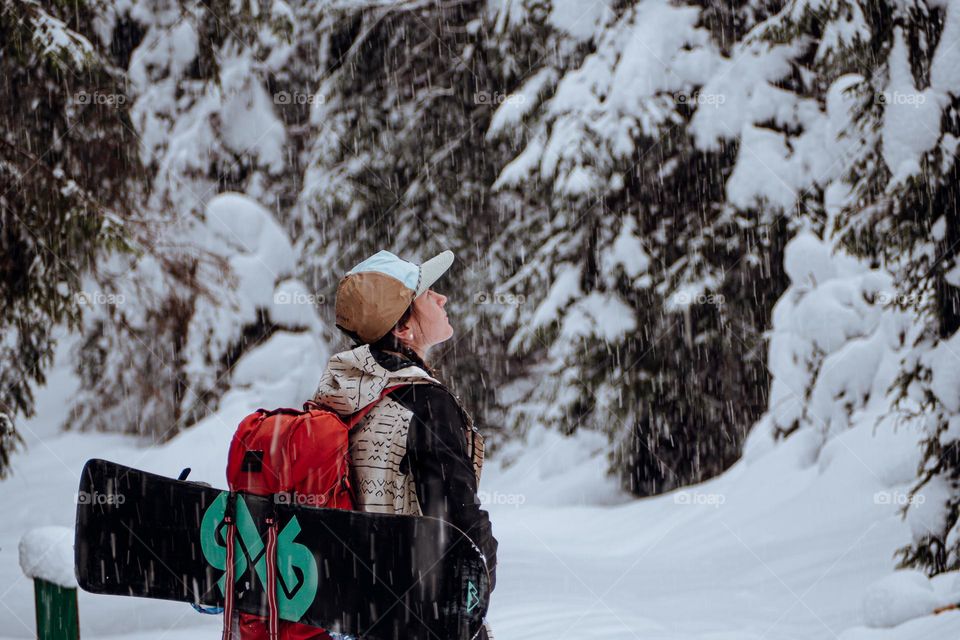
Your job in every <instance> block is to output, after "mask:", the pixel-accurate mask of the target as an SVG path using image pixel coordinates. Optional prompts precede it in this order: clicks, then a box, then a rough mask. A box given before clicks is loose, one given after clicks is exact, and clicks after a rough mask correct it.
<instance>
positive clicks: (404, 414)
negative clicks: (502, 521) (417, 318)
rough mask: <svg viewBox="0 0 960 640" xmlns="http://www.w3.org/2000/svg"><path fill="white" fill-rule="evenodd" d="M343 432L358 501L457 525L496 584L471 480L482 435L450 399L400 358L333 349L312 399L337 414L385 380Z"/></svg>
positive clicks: (351, 409) (478, 466) (366, 348)
mask: <svg viewBox="0 0 960 640" xmlns="http://www.w3.org/2000/svg"><path fill="white" fill-rule="evenodd" d="M398 384H403V385H409V386H404V387H403V388H401V389H397V390H394V391H392V392H391V393H390V394H388V395H387V396H386V397H385V398H384V399H383V400H382V401H380V402H379V403H378V404H377V405H376V406H375V407H374V408H373V409H371V410H370V412H369V413H368V414H367V416H366V417H365V418H364V419H363V421H361V423H360V424H359V425H358V426H357V427H356V428H354V430H353V431H352V432H351V434H350V457H351V461H352V467H353V468H352V475H353V478H352V480H353V485H354V491H355V493H356V499H357V502H358V508H359V509H362V510H363V511H370V512H374V513H399V514H410V515H429V516H433V517H437V518H441V519H443V520H446V521H448V522H450V523H451V524H453V525H454V526H456V527H458V528H460V529H462V530H463V531H464V532H465V533H466V534H467V535H468V536H469V537H470V539H471V540H473V541H474V542H475V543H476V544H477V546H478V547H480V550H481V551H482V552H483V554H484V556H485V557H486V560H487V565H488V567H489V569H490V579H491V590H492V589H493V587H494V586H495V584H496V565H497V540H496V538H494V537H493V531H492V528H491V525H490V518H489V516H488V514H487V512H486V511H485V510H483V509H481V508H480V500H479V498H478V497H477V487H478V485H479V482H480V473H481V470H482V467H483V437H482V436H481V435H480V433H479V432H478V431H477V430H476V429H475V428H474V426H473V420H472V419H471V418H470V416H469V414H468V413H467V412H466V411H465V410H464V409H463V407H462V406H461V404H460V402H459V401H458V400H457V398H456V397H455V396H454V395H453V394H452V393H450V391H449V390H448V389H447V388H446V387H445V386H443V384H441V383H440V382H439V381H438V380H436V379H435V378H433V377H431V376H430V375H429V374H428V373H427V372H426V371H424V369H423V368H422V367H420V366H418V365H416V364H415V363H414V362H412V361H411V360H409V359H407V358H406V357H404V356H402V355H400V354H398V353H394V352H386V351H380V350H376V349H371V347H370V345H362V346H359V347H357V348H355V349H352V350H349V351H343V352H341V353H337V354H335V355H334V356H333V357H332V358H331V359H330V362H329V364H328V365H327V370H326V371H325V372H324V374H323V377H322V378H321V379H320V385H319V387H318V389H317V393H316V396H315V398H314V400H315V401H316V402H318V403H319V404H322V405H324V406H327V407H330V408H332V409H334V410H335V411H337V413H339V414H341V415H344V416H346V415H348V414H352V413H355V412H356V411H359V410H360V409H362V408H363V407H365V406H367V405H368V404H370V403H371V402H374V401H376V400H377V398H378V397H379V396H380V394H381V393H382V391H383V390H384V389H386V388H387V387H390V386H394V385H398Z"/></svg>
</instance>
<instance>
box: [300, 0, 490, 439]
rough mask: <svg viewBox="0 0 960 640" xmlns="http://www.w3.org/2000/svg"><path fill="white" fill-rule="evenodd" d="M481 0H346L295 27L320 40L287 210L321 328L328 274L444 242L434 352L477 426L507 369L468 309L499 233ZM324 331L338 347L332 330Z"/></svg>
mask: <svg viewBox="0 0 960 640" xmlns="http://www.w3.org/2000/svg"><path fill="white" fill-rule="evenodd" d="M486 4H487V3H485V2H483V1H479V0H470V1H467V2H457V3H445V2H421V3H388V4H383V3H378V2H369V3H364V2H361V3H352V4H350V5H345V6H343V7H339V8H338V7H336V6H335V7H332V8H330V9H328V10H326V11H325V12H324V15H323V16H322V19H315V20H314V21H313V24H315V25H316V28H317V29H318V32H317V33H309V32H305V33H303V34H301V36H299V37H300V38H302V40H303V41H304V42H320V43H322V49H321V51H320V52H319V57H320V64H319V65H317V66H316V67H315V73H316V75H315V76H314V78H312V82H313V83H314V85H313V87H314V91H315V100H314V104H313V106H312V110H311V113H310V120H309V122H310V128H311V129H310V136H309V138H310V140H311V142H310V144H309V146H308V148H307V149H306V152H305V157H306V159H305V160H304V161H303V166H304V184H303V188H302V190H301V193H300V198H299V202H298V206H297V207H296V209H295V211H294V213H293V219H294V220H296V221H298V222H297V224H299V225H301V226H299V227H298V232H297V236H298V237H299V238H300V247H301V249H300V251H301V255H302V256H303V267H304V272H305V278H306V279H308V280H309V281H310V283H311V286H312V288H313V289H314V290H316V291H320V292H323V295H325V296H326V300H327V301H328V304H327V305H326V307H325V311H326V318H327V321H328V326H329V327H333V325H334V322H333V313H332V310H333V304H332V303H333V296H334V292H335V290H336V285H337V282H338V280H339V278H340V277H341V276H342V275H343V273H345V272H346V270H347V269H349V268H350V267H351V266H352V265H353V264H356V263H357V262H359V261H360V260H362V259H364V258H365V257H367V256H369V255H371V254H372V253H374V252H376V251H377V250H379V249H387V250H391V251H393V252H394V253H396V254H398V255H400V256H402V257H405V258H408V259H426V258H429V257H431V256H432V255H434V254H436V253H438V252H439V251H441V250H444V249H451V250H453V251H454V253H455V254H456V255H457V261H456V262H455V264H454V267H453V269H452V270H451V272H450V273H448V274H447V275H445V276H444V279H443V280H442V282H440V283H438V284H437V289H438V291H441V292H444V293H448V294H450V296H449V297H450V303H449V304H450V306H449V309H448V310H449V313H450V315H451V317H452V318H457V319H458V323H457V326H456V334H455V336H454V338H453V339H452V340H451V341H449V342H448V343H447V344H445V345H444V346H443V347H442V349H443V353H441V354H439V355H437V354H434V356H433V357H435V358H436V359H437V360H439V362H440V363H441V364H442V363H443V362H444V361H445V360H447V359H448V358H450V359H454V358H455V360H456V363H457V366H456V371H455V376H456V377H455V378H451V379H450V380H448V382H449V383H450V384H451V386H452V387H453V388H454V389H455V390H456V391H458V392H463V394H464V398H463V399H464V401H465V403H466V404H467V405H468V406H469V407H470V408H473V409H476V408H477V407H481V408H483V409H482V410H481V412H480V413H478V415H477V416H476V417H477V420H478V422H484V413H485V409H486V408H488V407H489V408H492V407H493V406H494V402H495V400H494V398H493V396H494V387H493V386H492V385H490V384H489V381H490V380H491V379H497V378H498V377H499V375H500V373H499V372H500V371H501V370H502V367H503V366H505V365H503V364H502V363H501V362H500V352H502V348H501V347H500V346H499V345H500V344H501V343H502V340H499V339H498V338H497V336H496V335H491V332H490V331H489V330H488V327H487V326H485V325H482V324H481V323H480V321H479V319H478V316H479V315H480V313H479V311H478V306H477V304H476V301H477V295H478V294H481V293H482V292H484V291H487V290H489V289H490V287H489V285H488V281H489V274H488V273H487V268H486V265H487V263H488V260H487V256H486V247H487V246H489V244H490V240H489V238H490V237H491V236H492V235H493V234H494V233H495V231H496V230H495V229H492V228H491V226H490V225H489V224H488V221H489V220H490V204H489V200H488V197H487V193H488V190H489V185H490V183H492V181H493V178H494V177H495V176H494V173H493V165H492V164H491V163H490V162H489V160H488V158H487V157H486V155H485V154H484V153H482V152H481V149H482V148H483V146H484V134H485V132H486V129H487V124H488V122H489V118H490V115H491V113H492V109H491V108H490V107H489V104H488V103H487V99H488V98H489V97H491V96H492V94H493V89H492V81H491V73H492V71H491V70H490V68H489V64H488V61H487V55H486V51H485V49H484V47H483V42H484V34H485V31H486V29H487V26H488V25H486V23H485V21H484V15H485V11H486ZM307 86H308V87H310V85H307ZM461 292H462V293H461ZM481 297H482V296H481ZM328 337H329V338H330V339H331V340H332V341H334V342H336V341H340V342H341V344H343V346H348V345H347V344H346V341H345V340H342V339H341V336H340V335H339V333H338V332H336V331H333V332H331V335H329V336H328ZM447 373H448V374H451V375H453V374H454V372H450V371H447Z"/></svg>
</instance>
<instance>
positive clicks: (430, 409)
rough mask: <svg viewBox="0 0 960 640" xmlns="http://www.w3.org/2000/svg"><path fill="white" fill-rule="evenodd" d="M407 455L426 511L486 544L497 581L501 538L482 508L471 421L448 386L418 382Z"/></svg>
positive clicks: (492, 577) (492, 581)
mask: <svg viewBox="0 0 960 640" xmlns="http://www.w3.org/2000/svg"><path fill="white" fill-rule="evenodd" d="M411 391H412V394H411V396H410V398H411V400H412V402H411V407H410V408H411V409H412V410H413V418H412V419H411V422H410V429H409V431H408V432H407V458H408V461H409V465H410V472H411V473H412V474H413V480H414V483H415V484H416V487H417V500H418V501H419V503H420V510H421V511H422V512H423V514H424V515H428V516H433V517H435V518H440V519H442V520H446V521H447V522H450V523H451V524H453V525H454V526H456V527H458V528H459V529H462V530H463V531H464V532H465V533H466V534H467V536H469V537H470V539H471V540H473V541H474V543H475V544H476V545H477V546H478V547H480V550H481V551H482V552H483V555H484V556H485V557H486V559H487V566H488V568H489V570H490V590H491V591H493V588H494V586H495V585H496V581H497V578H496V567H497V540H496V538H494V537H493V529H492V527H491V525H490V516H489V515H488V514H487V512H486V511H485V510H483V509H481V508H480V499H479V498H478V497H477V478H476V475H475V474H474V470H473V460H472V458H471V456H470V452H469V451H468V449H467V431H466V429H467V426H466V423H465V422H464V419H463V416H462V415H461V413H460V408H459V406H458V405H457V401H456V400H455V399H454V398H453V396H451V395H450V392H449V391H447V390H446V389H445V388H443V387H440V386H436V385H414V386H413V387H411Z"/></svg>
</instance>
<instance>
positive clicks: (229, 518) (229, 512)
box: [222, 491, 237, 640]
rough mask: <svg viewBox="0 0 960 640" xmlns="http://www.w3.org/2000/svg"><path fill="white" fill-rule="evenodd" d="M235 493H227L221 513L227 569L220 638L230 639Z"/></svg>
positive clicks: (235, 529) (235, 527)
mask: <svg viewBox="0 0 960 640" xmlns="http://www.w3.org/2000/svg"><path fill="white" fill-rule="evenodd" d="M236 513H237V494H236V493H234V492H233V491H231V492H230V493H229V494H228V495H227V509H226V512H225V513H224V515H223V522H224V523H225V524H226V526H227V571H226V573H225V574H224V583H225V584H224V589H223V635H222V640H230V637H231V635H232V633H231V632H232V629H231V627H232V626H233V583H234V573H233V565H234V539H235V538H236V532H237V524H236Z"/></svg>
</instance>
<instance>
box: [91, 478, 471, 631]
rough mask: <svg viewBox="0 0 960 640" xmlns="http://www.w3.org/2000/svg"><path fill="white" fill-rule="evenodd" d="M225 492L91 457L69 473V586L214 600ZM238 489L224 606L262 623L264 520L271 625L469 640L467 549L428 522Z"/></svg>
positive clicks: (221, 565) (219, 583) (458, 534)
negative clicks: (271, 546)
mask: <svg viewBox="0 0 960 640" xmlns="http://www.w3.org/2000/svg"><path fill="white" fill-rule="evenodd" d="M229 495H230V493H229V492H228V491H225V490H221V489H216V488H213V487H208V486H205V485H202V484H198V483H194V482H189V481H181V480H174V479H172V478H167V477H164V476H160V475H156V474H152V473H147V472H145V471H140V470H138V469H134V468H131V467H125V466H123V465H119V464H115V463H113V462H108V461H106V460H98V459H93V460H89V461H88V462H87V463H86V465H85V466H84V468H83V472H82V474H81V478H80V490H79V494H78V499H77V524H76V539H75V544H74V551H75V562H76V574H77V581H78V583H79V585H80V587H81V588H83V589H84V590H86V591H90V592H92V593H99V594H110V595H122V596H136V597H142V598H157V599H161V600H176V601H180V602H189V603H194V604H197V605H206V606H223V604H224V593H225V587H226V585H225V578H226V576H225V567H226V557H227V556H226V542H225V541H226V526H225V525H224V523H223V518H224V514H225V511H226V508H227V500H228V496H229ZM235 495H236V533H235V536H234V575H235V582H234V588H235V591H234V593H235V595H234V606H235V608H236V609H238V610H239V611H242V612H246V613H253V614H257V615H261V616H264V617H266V615H267V599H266V590H265V588H264V581H265V578H266V575H267V573H266V571H267V567H266V560H265V551H266V543H267V533H266V525H265V524H264V521H265V517H266V515H267V514H268V513H271V512H272V513H274V514H275V517H276V522H277V526H278V529H277V531H278V536H277V551H276V554H277V563H276V566H277V577H276V582H277V589H276V591H277V596H278V603H279V612H280V618H281V619H282V620H290V621H294V622H299V623H302V624H307V625H312V626H317V627H323V628H325V629H328V630H330V631H337V632H340V633H346V634H350V635H354V636H359V637H360V638H362V639H364V640H366V639H367V638H370V639H374V640H392V639H399V638H411V639H417V640H419V639H423V640H427V639H430V640H447V639H452V638H458V639H462V640H469V639H471V638H474V637H475V636H476V635H477V633H478V632H479V630H480V628H481V625H482V623H483V617H484V615H485V613H486V610H487V604H488V595H489V574H488V573H487V568H486V563H485V561H484V557H483V555H482V553H481V552H480V550H479V549H478V548H477V546H476V545H474V544H473V542H471V540H470V539H469V538H468V537H467V536H466V535H465V534H464V533H463V532H462V531H460V530H459V529H457V528H456V527H454V526H453V525H451V524H449V523H447V522H445V521H443V520H439V519H436V518H430V517H425V516H403V515H383V514H373V513H363V512H359V511H346V510H342V509H323V508H315V507H310V506H301V505H297V504H289V500H288V501H286V502H285V501H283V496H280V497H279V498H277V497H267V496H255V495H250V494H244V493H238V494H235Z"/></svg>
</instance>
